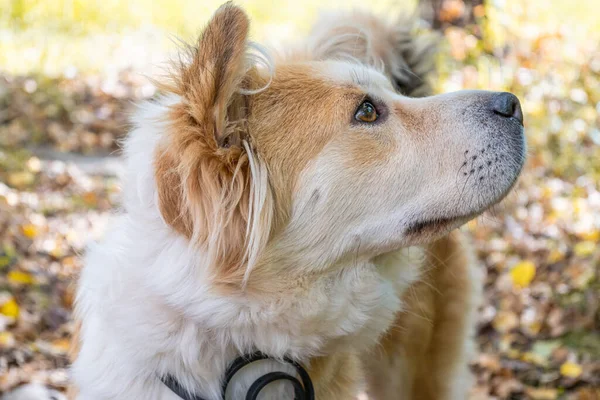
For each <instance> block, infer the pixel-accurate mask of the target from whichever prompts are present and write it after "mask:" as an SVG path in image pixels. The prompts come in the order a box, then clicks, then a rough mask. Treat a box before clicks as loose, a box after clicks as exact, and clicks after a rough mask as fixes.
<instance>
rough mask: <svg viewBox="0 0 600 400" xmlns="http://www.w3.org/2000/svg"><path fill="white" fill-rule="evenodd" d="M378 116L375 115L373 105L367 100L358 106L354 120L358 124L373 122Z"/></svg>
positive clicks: (375, 111)
mask: <svg viewBox="0 0 600 400" xmlns="http://www.w3.org/2000/svg"><path fill="white" fill-rule="evenodd" d="M378 117H379V114H377V109H375V106H374V105H373V103H371V102H370V101H368V100H365V101H363V102H362V104H361V105H360V106H358V110H356V114H354V119H356V120H357V121H360V122H375V121H376V120H377V118H378Z"/></svg>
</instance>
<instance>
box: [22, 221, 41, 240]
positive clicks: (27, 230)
mask: <svg viewBox="0 0 600 400" xmlns="http://www.w3.org/2000/svg"><path fill="white" fill-rule="evenodd" d="M21 231H22V232H23V235H25V236H27V237H28V238H29V239H33V238H35V237H36V236H37V235H38V228H37V226H35V225H33V224H25V225H23V226H21Z"/></svg>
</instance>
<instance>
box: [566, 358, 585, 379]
mask: <svg viewBox="0 0 600 400" xmlns="http://www.w3.org/2000/svg"><path fill="white" fill-rule="evenodd" d="M582 372H583V369H582V368H581V365H579V364H576V363H573V362H566V363H564V364H563V365H561V366H560V374H561V375H562V376H566V377H567V378H577V377H579V375H581V373H582Z"/></svg>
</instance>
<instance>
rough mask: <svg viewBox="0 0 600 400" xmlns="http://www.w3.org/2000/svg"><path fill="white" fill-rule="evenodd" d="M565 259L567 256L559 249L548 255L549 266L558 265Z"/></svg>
mask: <svg viewBox="0 0 600 400" xmlns="http://www.w3.org/2000/svg"><path fill="white" fill-rule="evenodd" d="M564 258H565V255H564V253H563V252H562V251H560V250H558V249H554V250H552V251H551V252H550V254H549V255H548V259H547V262H548V263H549V264H554V263H557V262H559V261H561V260H563V259H564Z"/></svg>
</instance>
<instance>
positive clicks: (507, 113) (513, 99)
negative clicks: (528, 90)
mask: <svg viewBox="0 0 600 400" xmlns="http://www.w3.org/2000/svg"><path fill="white" fill-rule="evenodd" d="M492 110H493V111H494V113H496V114H498V115H501V116H503V117H506V118H511V117H514V118H515V119H516V120H517V121H519V122H520V123H521V125H523V111H522V110H521V103H520V102H519V99H518V98H517V96H515V95H514V94H512V93H508V92H502V93H498V94H495V95H494V97H493V98H492Z"/></svg>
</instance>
